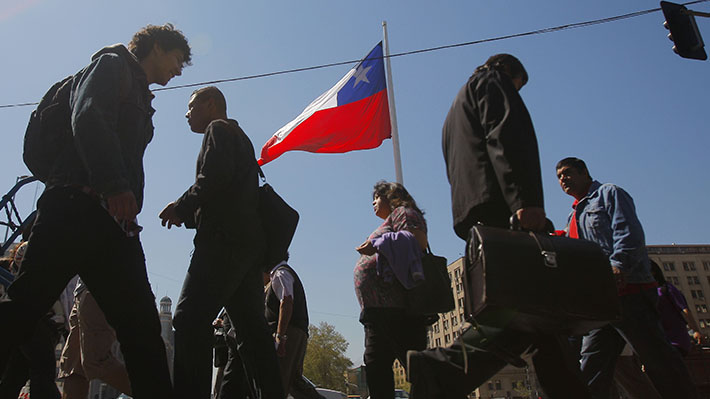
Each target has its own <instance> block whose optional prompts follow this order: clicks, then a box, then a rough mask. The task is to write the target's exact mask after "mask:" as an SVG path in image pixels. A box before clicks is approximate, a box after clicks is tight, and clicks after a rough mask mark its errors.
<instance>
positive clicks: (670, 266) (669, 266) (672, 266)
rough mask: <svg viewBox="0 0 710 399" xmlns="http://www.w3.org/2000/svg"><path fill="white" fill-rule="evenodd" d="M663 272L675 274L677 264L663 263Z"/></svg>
mask: <svg viewBox="0 0 710 399" xmlns="http://www.w3.org/2000/svg"><path fill="white" fill-rule="evenodd" d="M663 270H665V271H667V272H669V271H670V272H673V271H675V263H673V262H663Z"/></svg>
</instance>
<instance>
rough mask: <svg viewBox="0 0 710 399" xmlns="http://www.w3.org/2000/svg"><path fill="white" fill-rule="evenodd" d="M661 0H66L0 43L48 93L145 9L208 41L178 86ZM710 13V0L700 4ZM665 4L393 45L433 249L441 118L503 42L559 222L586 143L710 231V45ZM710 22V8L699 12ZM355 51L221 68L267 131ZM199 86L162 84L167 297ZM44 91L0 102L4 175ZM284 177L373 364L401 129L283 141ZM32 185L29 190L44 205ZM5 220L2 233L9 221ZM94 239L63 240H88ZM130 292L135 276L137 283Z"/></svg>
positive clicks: (20, 82)
mask: <svg viewBox="0 0 710 399" xmlns="http://www.w3.org/2000/svg"><path fill="white" fill-rule="evenodd" d="M658 6H659V5H658V2H656V1H646V0H633V1H631V0H628V1H623V2H620V1H612V0H600V1H593V2H574V3H570V2H568V1H562V0H554V1H552V0H551V1H537V2H531V1H526V0H507V1H485V2H484V1H448V2H413V1H387V2H381V1H370V0H364V1H360V2H357V3H352V2H344V1H310V0H304V1H300V2H294V1H271V2H261V1H253V2H237V1H230V2H227V1H221V2H218V1H202V2H194V1H183V0H179V1H149V2H144V1H134V0H125V1H122V2H110V1H105V0H99V1H88V0H77V1H72V2H71V4H69V3H67V2H65V1H59V0H34V1H15V0H5V1H3V2H2V3H0V37H3V42H2V44H1V45H0V49H2V53H3V54H4V56H3V66H2V78H0V105H6V104H16V103H24V102H33V101H38V100H39V98H40V97H41V96H42V94H44V92H45V91H46V90H47V88H49V86H50V85H51V84H52V83H54V82H55V81H57V80H60V79H61V78H63V77H65V76H67V75H69V74H72V73H74V72H76V71H77V70H79V69H80V68H82V67H83V66H84V65H85V64H86V63H88V61H89V57H90V56H91V54H92V53H93V52H95V51H96V50H98V49H100V48H101V47H103V46H104V45H108V44H113V43H118V42H122V43H127V42H128V41H129V40H130V38H131V36H132V34H133V33H134V32H135V31H136V30H138V29H139V28H141V27H142V26H144V25H146V24H148V23H152V24H162V23H165V22H172V23H174V24H175V25H176V27H177V28H179V29H181V30H182V31H183V32H184V33H185V34H186V36H187V37H188V39H189V40H190V43H191V45H192V46H193V52H194V57H193V66H191V67H188V68H186V69H185V70H184V72H183V75H182V76H181V77H177V78H175V79H173V81H171V84H172V85H180V84H188V83H197V82H203V81H209V80H216V79H228V78H234V77H240V76H247V75H253V74H259V73H266V72H273V71H280V70H285V69H291V68H300V67H308V66H312V65H319V64H325V63H331V62H338V61H346V60H353V59H358V58H361V57H363V56H364V55H365V54H367V53H368V52H369V51H370V49H371V48H372V47H373V46H374V45H375V44H376V43H377V42H379V41H380V40H382V27H381V23H382V21H383V20H386V21H387V23H388V27H389V40H390V48H391V52H392V53H400V52H406V51H412V50H417V49H423V48H429V47H435V46H441V45H446V44H453V43H460V42H468V41H473V40H479V39H485V38H490V37H496V36H501V35H509V34H514V33H520V32H526V31H531V30H536V29H540V28H546V27H552V26H558V25H563V24H567V23H574V22H582V21H586V20H592V19H598V18H604V17H611V16H615V15H619V14H625V13H629V12H634V11H639V10H646V9H651V8H657V7H658ZM691 8H693V9H696V10H699V11H705V12H708V11H710V4H708V3H702V4H698V5H694V6H691ZM662 23H663V17H662V14H661V13H660V12H657V13H652V14H649V15H645V16H641V17H637V18H633V19H629V20H624V21H620V22H613V23H608V24H602V25H597V26H592V27H587V28H581V29H574V30H567V31H562V32H555V33H549V34H544V35H534V36H529V37H524V38H518V39H511V40H504V41H498V42H493V43H485V44H480V45H475V46H466V47H460V48H455V49H449V50H442V51H436V52H431V53H424V54H418V55H411V56H405V57H397V58H394V59H392V71H393V82H392V83H393V84H394V86H393V87H394V90H395V100H396V107H397V117H398V121H399V132H400V142H401V151H402V162H403V171H404V183H405V186H407V188H408V190H409V191H410V192H411V193H412V195H413V196H414V197H415V199H416V200H417V202H418V204H419V205H420V207H421V208H423V209H424V210H425V212H426V218H427V221H428V224H429V241H430V244H431V247H432V249H433V251H434V252H435V253H437V254H441V255H444V256H446V257H447V258H448V259H449V260H450V261H453V260H455V259H456V258H458V257H459V256H460V255H461V253H462V249H463V242H462V241H461V240H460V239H458V238H457V237H456V236H455V235H454V233H453V230H452V228H451V208H450V196H449V186H448V182H447V180H446V174H445V170H444V162H443V157H442V154H441V144H440V141H441V126H442V123H443V121H444V118H445V117H446V113H447V111H448V108H449V106H450V104H451V101H452V99H453V97H454V95H455V94H456V92H457V91H458V90H459V88H460V87H461V86H462V85H463V84H464V82H465V81H466V80H467V78H468V77H469V75H470V74H471V73H472V71H473V70H474V69H475V67H476V66H477V65H480V64H482V63H483V62H484V61H485V59H486V58H487V57H488V56H490V55H492V54H495V53H501V52H507V53H511V54H514V55H516V56H518V57H519V58H520V60H521V61H522V62H523V64H524V65H525V66H526V68H527V70H528V73H529V74H530V82H529V83H528V84H527V85H526V86H525V87H524V88H523V89H522V91H521V95H522V97H523V99H524V100H525V102H526V104H527V106H528V109H529V111H530V114H531V115H532V118H533V122H534V124H535V128H536V131H537V135H538V142H539V146H540V151H541V164H542V169H543V183H544V189H545V204H546V209H547V213H548V216H549V217H550V219H551V220H552V221H553V222H554V223H555V224H556V225H557V226H562V225H563V223H564V221H565V218H566V215H567V213H568V211H569V209H570V208H569V205H570V203H571V197H568V196H566V195H565V194H564V193H562V191H561V190H560V188H559V186H558V185H557V181H556V179H555V175H554V166H555V164H556V162H557V161H558V160H559V159H561V158H563V157H566V156H578V157H581V158H583V159H585V160H586V161H587V164H588V166H589V169H590V171H591V173H592V176H593V177H594V178H596V179H598V180H600V181H602V182H613V183H616V184H619V185H620V186H622V187H624V188H625V189H626V190H627V191H628V192H629V193H630V194H631V195H632V196H633V197H634V199H635V202H636V206H637V210H638V213H639V216H640V218H641V221H642V223H643V225H644V227H645V230H646V237H647V242H648V243H649V244H670V243H678V244H694V243H695V244H699V243H708V233H707V226H708V225H709V224H710V218H708V214H707V212H706V207H707V205H706V202H707V198H708V197H709V194H710V184H709V183H710V181H709V180H708V178H707V175H706V171H707V169H708V166H707V165H708V162H707V154H708V147H709V146H710V139H709V138H708V133H709V132H708V127H707V126H708V124H707V109H708V104H710V101H709V100H710V91H709V90H708V88H709V87H710V69H709V68H710V63H708V62H700V61H694V60H685V59H682V58H680V57H678V56H677V55H675V54H674V53H673V52H672V51H671V46H672V44H671V42H670V41H668V39H667V38H666V34H667V31H666V30H665V29H664V28H663V27H662ZM698 25H699V27H700V29H701V31H704V33H705V36H706V38H710V19H703V18H699V19H698ZM350 67H351V66H338V67H332V68H326V69H320V70H315V71H308V72H301V73H296V74H286V75H280V76H275V77H269V78H262V79H254V80H247V81H241V82H233V83H224V84H220V85H218V86H219V87H220V89H222V91H223V92H224V93H225V95H226V97H227V102H228V113H229V115H230V117H232V118H235V119H237V120H238V121H239V122H240V124H241V125H242V127H243V128H244V130H245V131H246V132H247V134H248V135H249V136H250V137H251V139H252V142H253V143H254V147H255V150H256V151H257V152H258V151H259V150H260V148H261V146H262V145H263V144H264V143H265V142H266V141H267V140H268V139H269V137H270V136H271V135H272V134H273V133H274V132H275V131H276V130H277V129H278V128H280V127H281V126H283V125H284V124H286V123H287V122H289V121H290V120H291V119H293V118H294V117H295V116H297V115H298V114H299V113H300V112H301V111H302V110H303V108H304V107H305V106H307V105H308V104H309V103H310V102H311V101H312V100H313V99H315V98H316V97H317V96H318V95H320V94H321V93H323V92H324V91H326V90H327V89H329V88H330V87H331V86H332V85H333V84H335V83H336V82H337V81H338V80H339V79H340V78H341V77H342V76H343V75H344V74H345V73H347V71H348V70H349V68H350ZM190 93H191V89H177V90H167V91H161V92H158V93H157V96H156V99H155V100H154V103H153V106H154V107H155V108H156V110H157V112H156V114H155V117H154V124H155V127H156V130H155V133H156V134H155V138H154V139H153V142H152V143H151V144H150V145H149V147H148V150H147V152H146V156H145V166H146V174H147V179H146V191H145V194H146V201H145V206H144V209H143V212H142V213H141V215H140V216H139V219H140V222H141V224H142V225H143V226H144V227H145V230H144V232H143V233H142V241H143V245H144V247H145V252H146V260H147V266H148V271H149V277H150V279H151V284H152V286H153V290H154V292H155V295H156V296H157V297H158V298H160V297H162V296H164V295H168V296H170V297H171V298H173V301H174V302H176V301H177V297H178V295H179V292H180V288H181V285H182V279H183V277H184V274H185V271H186V269H187V265H188V263H189V256H190V252H191V250H192V236H193V232H192V231H187V230H184V229H178V230H175V229H171V230H170V231H168V230H165V229H163V228H161V226H160V223H159V219H158V217H157V214H158V212H159V211H160V210H161V209H162V208H163V206H164V205H165V204H167V203H168V202H170V201H172V200H174V199H176V198H177V197H178V196H179V195H180V194H181V193H182V192H183V191H184V190H185V189H186V188H187V187H188V186H189V185H190V184H191V183H192V181H193V178H194V167H195V158H196V156H197V152H198V150H199V146H200V143H201V136H199V135H196V134H193V133H191V132H190V131H189V128H188V126H187V123H186V121H185V118H184V114H185V112H186V107H187V101H188V98H189V96H190ZM31 111H32V107H17V108H3V109H0V121H2V126H3V129H2V133H1V135H2V136H1V137H2V149H3V151H2V157H0V171H1V172H0V191H2V192H5V191H7V190H9V189H10V187H11V186H12V185H13V184H14V182H15V179H16V177H17V176H20V175H24V174H27V173H28V172H27V170H26V168H25V166H24V164H23V163H22V158H21V152H22V137H23V134H24V129H25V127H26V124H27V120H28V117H29V114H30V112H31ZM264 171H265V173H266V175H267V177H268V180H269V182H270V183H271V184H272V185H273V186H274V187H275V188H276V189H277V191H278V192H279V193H280V194H282V195H283V196H284V197H285V198H286V199H287V200H288V201H289V202H290V203H291V204H292V205H293V206H294V207H295V208H297V209H298V211H299V212H300V214H301V222H300V225H299V227H298V231H297V233H296V237H295V239H294V242H293V245H292V247H291V255H292V258H291V260H292V262H291V263H292V265H293V266H294V268H296V270H298V271H299V274H300V275H301V278H302V280H303V281H304V284H305V286H306V290H307V295H308V302H309V307H310V313H311V320H312V322H313V323H318V322H320V321H327V322H328V323H331V324H333V325H335V327H336V329H337V330H338V331H339V332H341V333H342V334H343V335H344V336H345V337H346V339H347V340H348V341H349V342H350V348H349V350H348V353H347V354H348V356H349V357H350V358H351V359H352V360H353V362H354V363H355V364H356V365H358V364H361V362H362V360H361V359H362V352H363V340H364V335H363V332H362V327H361V326H360V324H359V322H358V314H359V307H358V304H357V300H356V299H355V294H354V289H353V281H352V271H353V267H354V265H355V262H356V260H357V256H358V255H357V253H356V252H355V251H354V248H355V247H356V246H357V245H359V244H360V243H361V242H362V241H363V240H364V239H365V238H366V237H367V235H368V234H369V233H370V232H371V231H372V230H374V229H375V228H376V227H377V226H378V224H379V223H380V220H379V219H378V218H377V217H376V216H375V215H374V214H373V212H372V206H371V190H372V186H373V184H374V183H375V182H376V181H378V180H381V179H386V180H394V179H395V177H394V167H393V158H392V145H391V141H390V140H387V141H385V142H384V143H383V145H382V146H381V147H379V148H377V149H374V150H368V151H359V152H352V153H348V154H337V155H330V154H310V153H303V152H290V153H286V154H284V155H283V156H281V157H280V158H278V159H277V160H275V161H274V162H272V163H270V164H268V165H266V166H265V167H264ZM34 195H35V188H34V186H30V187H27V188H25V189H23V192H22V193H21V195H20V196H19V197H18V202H19V205H20V208H21V209H22V210H23V211H25V212H26V210H28V209H29V208H31V207H32V205H33V201H34ZM0 233H4V232H1V231H0ZM80 250H81V243H80V242H77V245H76V247H74V248H67V256H71V252H72V251H80ZM126 298H127V300H130V293H126Z"/></svg>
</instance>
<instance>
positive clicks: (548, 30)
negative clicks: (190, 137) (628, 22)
mask: <svg viewBox="0 0 710 399" xmlns="http://www.w3.org/2000/svg"><path fill="white" fill-rule="evenodd" d="M708 1H710V0H695V1H690V2H687V3H683V5H685V6H688V5H693V4H698V3H706V2H708ZM658 11H661V9H660V8H652V9H648V10H643V11H636V12H631V13H628V14H622V15H617V16H614V17H608V18H601V19H595V20H591V21H584V22H576V23H572V24H566V25H559V26H555V27H551V28H544V29H537V30H533V31H529V32H523V33H515V34H511V35H504V36H498V37H492V38H488V39H480V40H473V41H470V42H463V43H456V44H447V45H444V46H438V47H429V48H425V49H420V50H412V51H405V52H402V53H395V54H390V55H389V56H387V57H383V58H395V57H403V56H407V55H413V54H421V53H428V52H432V51H439V50H446V49H451V48H456V47H464V46H473V45H476V44H483V43H490V42H496V41H501V40H508V39H515V38H519V37H525V36H533V35H541V34H545V33H552V32H559V31H563V30H569V29H576V28H585V27H589V26H593V25H600V24H605V23H609V22H616V21H621V20H625V19H630V18H636V17H640V16H642V15H646V14H652V13H654V12H658ZM360 61H362V60H361V59H357V60H349V61H340V62H332V63H329V64H321V65H314V66H309V67H303V68H294V69H285V70H282V71H275V72H266V73H260V74H255V75H247V76H240V77H236V78H229V79H217V80H210V81H205V82H198V83H188V84H184V85H177V86H169V87H163V88H158V89H155V90H153V91H164V90H175V89H184V88H189V87H197V86H204V85H214V84H218V83H228V82H238V81H241V80H251V79H257V78H266V77H270V76H277V75H285V74H289V73H296V72H305V71H312V70H316V69H323V68H331V67H335V66H340V65H348V64H356V63H358V62H360ZM37 104H39V103H38V102H33V103H19V104H8V105H0V108H15V107H25V106H29V105H37Z"/></svg>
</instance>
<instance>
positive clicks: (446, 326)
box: [444, 320, 449, 331]
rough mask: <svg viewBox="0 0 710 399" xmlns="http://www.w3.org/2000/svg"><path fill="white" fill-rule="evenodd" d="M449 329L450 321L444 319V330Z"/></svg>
mask: <svg viewBox="0 0 710 399" xmlns="http://www.w3.org/2000/svg"><path fill="white" fill-rule="evenodd" d="M448 330H449V321H448V320H444V331H448Z"/></svg>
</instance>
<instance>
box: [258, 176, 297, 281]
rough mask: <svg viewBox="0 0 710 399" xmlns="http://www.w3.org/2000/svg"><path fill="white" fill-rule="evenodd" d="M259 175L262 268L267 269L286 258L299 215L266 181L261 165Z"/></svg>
mask: <svg viewBox="0 0 710 399" xmlns="http://www.w3.org/2000/svg"><path fill="white" fill-rule="evenodd" d="M259 176H260V177H261V180H262V182H263V183H264V184H263V185H262V186H260V187H259V208H258V211H259V216H260V217H261V224H262V226H263V229H264V237H265V244H266V253H265V257H264V264H263V270H264V271H269V270H271V268H273V267H274V266H275V265H276V264H277V263H279V262H281V261H282V260H284V259H286V254H287V253H288V247H289V246H290V245H291V241H292V240H293V236H294V234H295V233H296V227H297V226H298V219H299V215H298V212H297V211H296V210H295V209H293V208H292V207H291V206H290V205H289V204H288V203H287V202H286V201H285V200H284V199H283V198H281V196H280V195H278V194H277V193H276V191H274V188H273V187H271V185H270V184H269V183H266V176H265V175H264V172H263V171H262V170H261V167H259Z"/></svg>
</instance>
